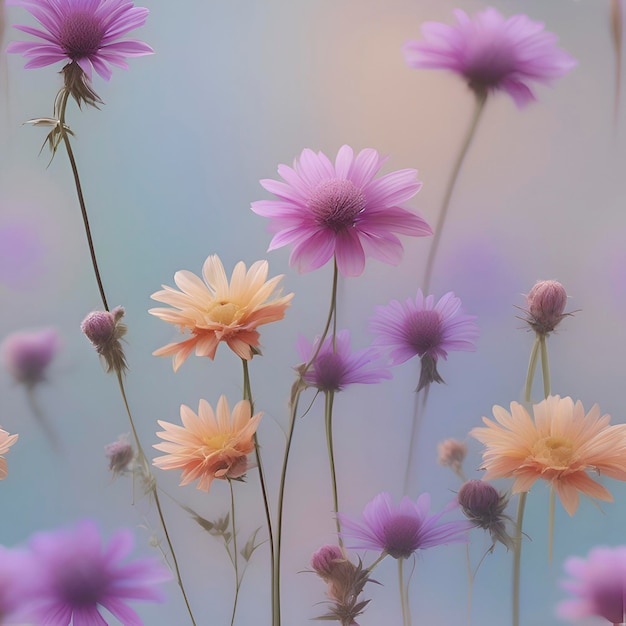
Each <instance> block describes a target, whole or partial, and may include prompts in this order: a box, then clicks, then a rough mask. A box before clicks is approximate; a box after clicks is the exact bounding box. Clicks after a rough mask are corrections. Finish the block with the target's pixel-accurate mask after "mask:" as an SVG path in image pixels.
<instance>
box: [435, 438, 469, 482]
mask: <svg viewBox="0 0 626 626" xmlns="http://www.w3.org/2000/svg"><path fill="white" fill-rule="evenodd" d="M437 455H438V456H437V463H439V465H443V466H444V467H450V468H451V469H452V471H454V473H455V474H457V475H458V476H461V477H462V476H463V461H464V460H465V457H466V456H467V446H466V445H465V444H464V443H463V442H462V441H458V439H446V440H445V441H441V442H440V443H439V444H438V445H437Z"/></svg>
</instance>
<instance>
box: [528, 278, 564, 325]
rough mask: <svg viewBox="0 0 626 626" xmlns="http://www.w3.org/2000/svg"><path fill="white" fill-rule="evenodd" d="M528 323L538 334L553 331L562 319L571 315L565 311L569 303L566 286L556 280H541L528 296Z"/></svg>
mask: <svg viewBox="0 0 626 626" xmlns="http://www.w3.org/2000/svg"><path fill="white" fill-rule="evenodd" d="M526 304H527V306H528V311H527V314H528V318H527V319H526V320H525V321H526V322H527V323H528V325H529V326H530V327H531V328H532V329H533V330H534V331H535V332H536V333H537V334H538V335H547V334H548V333H551V332H552V331H553V330H554V329H555V328H556V327H557V325H558V324H559V323H560V321H561V320H562V319H563V318H564V317H567V316H568V315H571V313H564V311H565V305H566V304H567V292H566V291H565V287H563V285H561V283H559V282H557V281H556V280H540V281H537V282H536V283H535V285H534V286H533V288H532V289H531V290H530V292H529V293H528V295H527V296H526Z"/></svg>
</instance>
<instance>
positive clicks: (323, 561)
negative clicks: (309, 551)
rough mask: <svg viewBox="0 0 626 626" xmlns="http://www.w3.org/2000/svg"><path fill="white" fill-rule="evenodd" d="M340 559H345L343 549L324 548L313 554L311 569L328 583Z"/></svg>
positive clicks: (329, 546) (335, 547) (328, 546)
mask: <svg viewBox="0 0 626 626" xmlns="http://www.w3.org/2000/svg"><path fill="white" fill-rule="evenodd" d="M340 559H341V560H343V559H344V556H343V553H342V552H341V548H339V547H338V546H331V545H326V546H322V547H321V548H320V549H319V550H318V551H317V552H314V553H313V556H312V557H311V567H312V568H313V569H314V571H315V573H316V574H317V575H318V576H319V577H320V578H323V579H324V580H325V581H328V579H329V578H330V577H331V575H332V573H333V570H334V569H335V568H336V565H337V561H338V560H340Z"/></svg>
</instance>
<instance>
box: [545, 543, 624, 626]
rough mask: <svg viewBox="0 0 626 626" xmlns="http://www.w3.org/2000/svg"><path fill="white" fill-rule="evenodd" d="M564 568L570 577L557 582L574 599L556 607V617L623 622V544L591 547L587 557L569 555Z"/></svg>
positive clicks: (613, 622) (612, 622) (614, 622)
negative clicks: (599, 618)
mask: <svg viewBox="0 0 626 626" xmlns="http://www.w3.org/2000/svg"><path fill="white" fill-rule="evenodd" d="M564 569H565V571H566V572H567V574H569V575H570V576H571V577H572V578H573V579H574V580H567V581H564V582H563V583H561V585H562V587H563V588H564V589H566V590H567V591H569V592H571V593H572V594H573V595H574V596H576V598H572V599H569V600H564V601H563V602H561V604H559V606H558V607H557V613H558V614H559V616H560V617H564V618H566V619H572V620H578V619H583V618H585V617H590V616H592V615H598V616H599V617H603V618H604V619H606V620H608V621H609V622H610V623H611V624H621V623H622V622H624V621H626V546H617V547H616V548H608V547H604V546H601V547H597V548H593V550H591V552H589V555H588V556H587V559H581V558H579V557H570V558H569V559H567V561H565V565H564Z"/></svg>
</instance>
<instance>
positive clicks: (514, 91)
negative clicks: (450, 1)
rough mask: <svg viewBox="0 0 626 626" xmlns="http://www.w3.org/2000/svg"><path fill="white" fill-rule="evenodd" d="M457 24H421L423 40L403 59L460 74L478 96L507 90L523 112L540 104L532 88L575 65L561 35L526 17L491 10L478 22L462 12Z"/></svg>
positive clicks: (409, 47) (411, 46) (410, 46)
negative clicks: (560, 43)
mask: <svg viewBox="0 0 626 626" xmlns="http://www.w3.org/2000/svg"><path fill="white" fill-rule="evenodd" d="M454 15H455V17H456V21H457V23H456V25H455V26H448V25H447V24H441V23H438V22H426V23H424V24H423V25H422V35H423V36H424V41H416V40H410V41H406V42H405V43H404V45H403V47H402V51H403V53H404V59H405V61H406V63H407V65H408V66H409V67H412V68H415V69H422V68H424V69H446V70H451V71H453V72H455V73H456V74H459V75H460V76H461V77H462V78H463V79H465V80H466V81H467V84H468V86H469V87H470V89H472V91H474V92H475V93H476V95H477V96H479V97H485V96H487V94H489V93H491V92H496V91H506V92H507V93H508V94H509V95H510V96H511V97H512V98H513V100H514V101H515V104H516V105H517V106H518V107H519V108H522V107H523V106H525V105H527V104H528V103H529V102H532V101H533V100H536V98H535V95H534V93H533V91H532V90H531V85H532V84H533V83H544V84H550V83H552V82H553V81H554V80H555V79H557V78H561V77H562V76H564V75H565V74H567V73H568V72H569V71H570V70H571V69H573V68H574V67H575V66H576V61H575V59H573V58H572V57H571V56H570V55H569V54H567V53H566V52H565V51H563V50H561V49H560V48H557V47H556V41H557V37H556V35H555V34H554V33H550V32H546V31H545V30H544V25H543V24H542V23H541V22H533V21H532V20H531V19H529V18H528V17H527V16H526V15H521V14H519V15H514V16H513V17H510V18H508V19H506V18H504V16H502V15H501V14H500V13H499V12H498V11H496V9H493V8H488V9H486V10H485V11H482V12H481V13H478V14H477V15H476V16H475V17H474V18H473V19H470V17H469V16H468V15H467V14H466V13H465V12H464V11H461V10H460V9H457V10H456V11H455V12H454Z"/></svg>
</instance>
